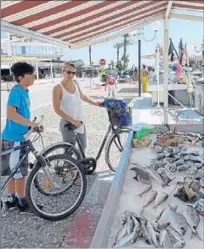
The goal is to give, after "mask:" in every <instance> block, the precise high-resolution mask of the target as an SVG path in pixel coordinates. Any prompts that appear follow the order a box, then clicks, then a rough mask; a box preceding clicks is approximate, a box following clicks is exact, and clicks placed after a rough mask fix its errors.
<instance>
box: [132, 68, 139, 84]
mask: <svg viewBox="0 0 204 249" xmlns="http://www.w3.org/2000/svg"><path fill="white" fill-rule="evenodd" d="M137 77H138V70H137V67H134V68H133V76H132V81H133V82H132V83H133V84H136V82H137Z"/></svg>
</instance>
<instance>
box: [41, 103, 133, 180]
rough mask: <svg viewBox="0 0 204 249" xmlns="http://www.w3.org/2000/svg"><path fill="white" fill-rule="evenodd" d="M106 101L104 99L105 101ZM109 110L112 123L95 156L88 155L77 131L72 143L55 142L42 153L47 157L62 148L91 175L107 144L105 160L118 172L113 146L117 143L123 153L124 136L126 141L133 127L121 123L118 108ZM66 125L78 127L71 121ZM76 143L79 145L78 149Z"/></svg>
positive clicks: (69, 128)
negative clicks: (112, 151) (113, 158)
mask: <svg viewBox="0 0 204 249" xmlns="http://www.w3.org/2000/svg"><path fill="white" fill-rule="evenodd" d="M107 101H113V102H117V101H118V100H107ZM119 101H121V100H119ZM105 102H106V101H104V103H105ZM126 111H127V110H126ZM107 112H108V117H109V122H110V123H109V125H108V128H107V130H106V133H105V135H104V138H103V140H102V143H101V145H100V147H99V150H98V153H97V155H96V157H95V158H94V157H86V155H85V152H84V150H83V148H82V145H81V142H80V139H79V137H78V135H77V133H76V132H75V139H74V141H73V143H72V144H71V143H67V142H60V143H56V144H53V145H51V146H50V147H47V148H45V149H44V150H43V152H42V155H43V156H44V157H47V156H48V155H49V154H51V153H53V152H54V151H56V150H59V149H62V152H61V153H62V154H65V155H67V156H69V157H73V158H74V159H76V160H77V162H78V164H79V165H80V166H81V167H83V168H84V170H85V173H86V174H87V175H90V174H92V173H93V172H94V171H95V169H96V165H97V161H98V160H99V158H100V156H101V153H102V151H103V149H104V147H105V146H106V148H105V161H106V163H107V165H108V166H109V168H110V169H111V170H112V171H113V172H116V169H117V167H115V164H117V162H115V164H114V161H112V159H111V156H112V155H113V156H115V154H116V152H115V153H111V148H112V147H113V145H115V146H116V150H117V152H119V153H120V154H121V153H122V151H123V148H124V144H123V143H122V136H123V135H125V141H126V138H127V135H128V134H129V132H130V130H131V129H129V128H128V126H127V125H128V123H126V124H125V126H124V125H123V124H122V123H121V120H120V117H119V116H118V112H117V111H116V110H110V109H109V110H108V109H107ZM124 113H125V112H124ZM129 122H130V120H129ZM66 127H67V129H68V130H73V131H75V130H76V127H75V126H74V125H72V124H71V123H69V122H68V123H67V125H66ZM111 133H112V134H111ZM110 134H111V135H110ZM108 138H109V140H108ZM125 141H124V142H125ZM76 145H77V146H78V149H77V147H76Z"/></svg>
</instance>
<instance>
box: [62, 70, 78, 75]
mask: <svg viewBox="0 0 204 249" xmlns="http://www.w3.org/2000/svg"><path fill="white" fill-rule="evenodd" d="M64 72H66V73H67V74H73V75H75V74H76V72H72V71H66V70H64Z"/></svg>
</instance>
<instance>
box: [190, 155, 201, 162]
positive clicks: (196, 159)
mask: <svg viewBox="0 0 204 249" xmlns="http://www.w3.org/2000/svg"><path fill="white" fill-rule="evenodd" d="M189 159H190V160H191V161H193V162H195V163H202V162H203V160H202V158H201V157H198V156H193V155H190V156H189Z"/></svg>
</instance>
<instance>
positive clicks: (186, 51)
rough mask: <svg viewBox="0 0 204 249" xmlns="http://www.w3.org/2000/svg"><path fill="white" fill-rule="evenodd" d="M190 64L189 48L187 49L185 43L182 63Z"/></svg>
mask: <svg viewBox="0 0 204 249" xmlns="http://www.w3.org/2000/svg"><path fill="white" fill-rule="evenodd" d="M186 64H187V65H188V64H189V58H188V50H187V43H185V46H184V50H183V57H182V65H186Z"/></svg>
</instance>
